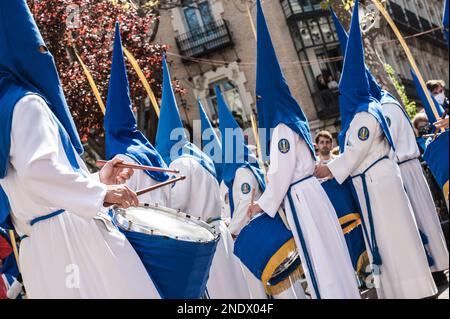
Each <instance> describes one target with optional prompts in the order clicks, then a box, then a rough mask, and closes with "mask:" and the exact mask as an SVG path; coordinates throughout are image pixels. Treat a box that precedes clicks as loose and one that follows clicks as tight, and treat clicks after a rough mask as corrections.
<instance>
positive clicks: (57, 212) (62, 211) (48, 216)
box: [30, 209, 65, 226]
mask: <svg viewBox="0 0 450 319" xmlns="http://www.w3.org/2000/svg"><path fill="white" fill-rule="evenodd" d="M64 212H65V210H64V209H58V210H57V211H54V212H53V213H50V214H48V215H44V216H39V217H36V218H35V219H33V220H32V221H30V226H34V225H35V224H37V223H39V222H42V221H44V220H47V219H51V218H53V217H56V216H58V215H61V214H62V213H64Z"/></svg>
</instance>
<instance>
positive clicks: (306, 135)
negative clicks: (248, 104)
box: [256, 0, 315, 157]
mask: <svg viewBox="0 0 450 319" xmlns="http://www.w3.org/2000/svg"><path fill="white" fill-rule="evenodd" d="M257 35H258V40H257V65H256V96H257V101H256V105H257V109H258V121H259V127H260V129H263V130H265V132H266V134H264V136H261V147H262V148H263V156H265V157H266V155H268V154H269V149H270V148H269V147H268V146H269V141H270V138H271V133H272V132H271V130H273V129H274V128H275V127H277V126H278V125H279V124H281V123H283V124H285V125H287V126H288V127H290V128H291V129H292V130H293V131H294V132H296V133H297V134H299V135H300V137H301V138H303V139H304V140H305V142H306V144H307V145H308V146H309V148H310V150H311V155H312V156H313V157H315V152H314V146H313V142H312V138H311V133H310V129H309V123H308V119H307V118H306V116H305V114H304V113H303V110H302V108H301V107H300V105H299V104H298V103H297V101H296V100H295V99H294V97H293V96H292V94H291V91H290V90H289V87H288V84H287V82H286V79H285V77H284V74H283V71H282V70H281V67H280V64H279V63H278V58H277V55H276V53H275V49H274V47H273V44H272V40H271V38H270V33H269V29H268V27H267V22H266V19H265V17H264V12H263V9H262V6H261V1H260V0H258V1H257ZM264 150H265V151H264Z"/></svg>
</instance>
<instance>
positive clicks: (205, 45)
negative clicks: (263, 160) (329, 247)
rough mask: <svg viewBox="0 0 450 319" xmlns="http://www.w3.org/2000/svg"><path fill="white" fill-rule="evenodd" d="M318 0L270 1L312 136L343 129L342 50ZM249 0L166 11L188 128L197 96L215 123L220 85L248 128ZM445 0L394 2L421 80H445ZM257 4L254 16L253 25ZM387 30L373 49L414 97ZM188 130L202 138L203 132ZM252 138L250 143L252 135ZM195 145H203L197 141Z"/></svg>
mask: <svg viewBox="0 0 450 319" xmlns="http://www.w3.org/2000/svg"><path fill="white" fill-rule="evenodd" d="M321 2H322V1H321V0H265V1H263V7H264V10H265V14H266V19H267V22H268V25H269V30H270V33H271V36H272V40H273V43H274V46H275V50H276V52H277V55H278V59H279V61H280V63H281V65H282V68H283V71H284V73H285V76H286V79H287V82H288V84H289V87H290V89H291V91H292V93H293V95H294V96H295V98H296V99H297V101H298V102H299V103H300V104H301V106H302V108H303V110H304V111H305V113H306V115H307V117H308V119H309V121H310V124H311V129H312V131H313V132H317V131H319V130H321V129H328V130H330V131H331V132H332V133H334V134H337V132H338V131H339V128H340V120H339V103H338V96H339V94H338V90H337V83H338V81H339V77H340V71H341V70H342V62H343V61H342V50H341V48H340V46H339V41H338V39H337V34H336V30H335V26H334V24H333V22H332V20H331V17H330V13H329V12H328V10H323V9H322V7H321ZM247 3H248V1H246V0H204V1H202V0H185V1H183V2H182V5H179V6H176V7H174V8H172V9H170V10H165V11H162V12H161V23H160V26H159V32H158V37H157V40H158V41H159V42H161V43H167V44H169V45H170V50H169V52H168V60H169V61H171V62H173V63H172V66H171V76H172V79H177V80H179V81H180V83H181V85H182V86H183V87H184V88H186V90H187V94H186V95H185V96H183V97H181V98H180V97H177V98H178V103H179V106H180V112H181V115H182V117H183V120H184V122H185V124H186V125H187V126H188V127H189V128H192V127H195V125H193V121H195V120H198V118H199V114H198V108H197V98H199V99H200V100H201V101H202V103H203V105H204V106H205V108H206V112H207V113H208V115H209V117H210V118H211V119H212V120H213V122H216V121H217V106H216V102H215V93H214V87H215V86H216V85H219V86H220V88H221V89H222V92H223V93H224V96H225V98H226V100H227V102H228V104H229V106H230V108H231V111H232V112H233V114H234V115H235V117H236V119H237V120H238V122H240V123H241V125H242V126H243V127H244V128H247V127H249V125H250V114H251V113H252V112H256V111H255V110H256V104H255V84H256V83H255V79H256V41H255V35H254V31H253V29H252V22H251V20H250V18H249V14H248V10H247ZM442 8H443V1H442V0H430V1H426V2H425V1H420V0H389V1H388V10H389V13H390V14H391V16H392V17H393V19H394V21H395V22H396V24H397V25H398V26H399V28H400V30H401V31H402V33H403V34H404V35H405V36H411V35H414V37H411V38H409V39H408V44H409V45H410V47H411V50H412V52H413V54H414V56H415V58H416V61H417V63H418V65H419V66H420V68H421V71H422V72H423V75H424V77H425V78H426V79H427V80H428V79H432V78H433V79H443V80H445V81H446V82H447V83H448V77H449V74H448V55H447V52H448V51H447V47H446V44H445V42H444V39H443V34H442V30H441V29H436V30H435V31H434V32H431V33H430V32H428V33H425V34H423V35H420V36H416V35H417V34H418V33H422V32H426V31H428V30H430V29H434V28H438V26H440V25H441V22H440V21H441V20H442ZM255 10H256V9H255V6H254V3H250V12H251V17H252V20H253V23H255V22H256V21H255V20H256V19H255V14H256V13H255ZM393 39H394V35H393V33H392V32H391V31H390V30H389V29H388V28H386V29H385V30H383V32H382V34H381V35H380V36H379V40H377V43H376V50H377V52H378V54H379V55H380V57H381V59H382V60H383V61H384V62H385V63H389V64H390V65H392V67H393V68H394V69H395V70H396V72H397V73H398V75H399V78H400V79H401V81H402V82H403V83H404V84H405V87H406V89H407V94H408V95H409V96H410V97H411V98H413V99H415V98H417V94H416V93H415V89H414V87H413V84H412V82H411V75H410V73H409V66H408V62H407V60H406V57H405V55H404V53H403V50H402V48H401V46H400V45H399V44H398V43H394V42H393V41H392V40H393ZM191 133H193V134H194V138H198V134H199V132H198V131H194V132H192V131H191ZM248 135H249V140H250V142H253V136H251V135H252V134H248ZM197 141H198V140H197Z"/></svg>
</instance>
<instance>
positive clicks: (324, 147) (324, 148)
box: [317, 137, 333, 156]
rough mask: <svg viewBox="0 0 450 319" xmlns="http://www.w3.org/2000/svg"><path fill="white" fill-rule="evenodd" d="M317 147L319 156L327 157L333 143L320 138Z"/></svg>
mask: <svg viewBox="0 0 450 319" xmlns="http://www.w3.org/2000/svg"><path fill="white" fill-rule="evenodd" d="M317 146H318V147H319V154H320V155H322V156H328V155H330V152H331V149H332V148H333V142H332V141H331V140H330V139H328V138H326V137H320V138H319V142H318V143H317Z"/></svg>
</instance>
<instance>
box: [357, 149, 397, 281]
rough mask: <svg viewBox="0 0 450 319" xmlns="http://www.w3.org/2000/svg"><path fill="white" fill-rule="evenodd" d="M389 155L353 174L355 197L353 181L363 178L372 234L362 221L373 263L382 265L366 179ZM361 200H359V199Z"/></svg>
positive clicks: (378, 271) (362, 219)
mask: <svg viewBox="0 0 450 319" xmlns="http://www.w3.org/2000/svg"><path fill="white" fill-rule="evenodd" d="M388 158H389V157H388V156H384V157H382V158H379V159H377V160H376V161H375V162H373V163H372V164H371V165H370V166H369V167H368V168H366V169H365V170H364V171H363V172H362V173H361V174H358V175H355V176H352V184H351V185H352V187H351V188H352V191H353V192H354V196H355V199H357V198H358V196H357V194H356V189H355V185H354V183H353V180H354V179H355V178H357V177H361V180H362V186H363V191H364V198H365V201H366V208H367V216H368V219H369V226H370V236H369V232H368V231H367V225H366V223H365V221H364V218H361V221H362V225H363V230H364V233H365V235H366V238H367V241H368V243H369V246H370V247H369V248H370V251H371V253H372V257H373V264H374V265H377V266H381V265H382V260H381V255H380V252H379V250H378V244H377V238H376V235H375V227H374V222H373V215H372V205H371V204H370V196H369V190H368V188H367V180H366V174H367V172H368V171H369V170H370V169H371V168H372V167H374V166H375V165H376V164H378V163H379V162H381V161H383V160H385V159H388ZM358 202H359V201H358ZM377 273H378V274H379V273H380V269H378V270H377Z"/></svg>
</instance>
